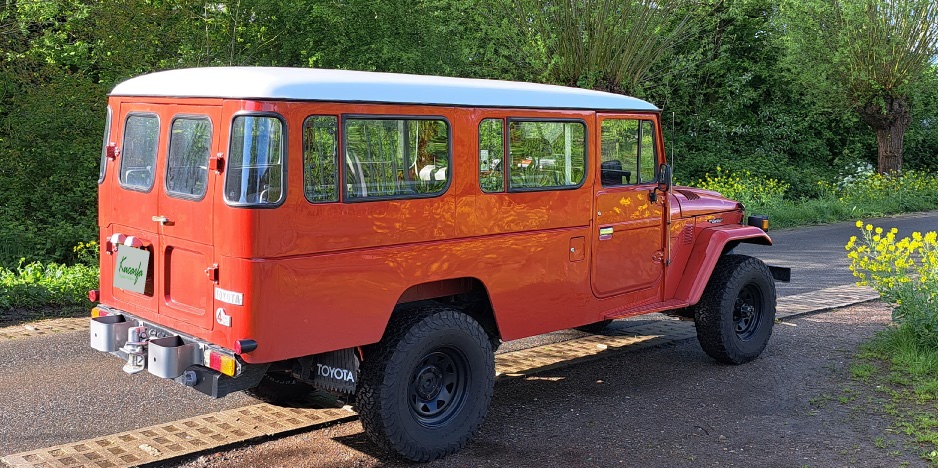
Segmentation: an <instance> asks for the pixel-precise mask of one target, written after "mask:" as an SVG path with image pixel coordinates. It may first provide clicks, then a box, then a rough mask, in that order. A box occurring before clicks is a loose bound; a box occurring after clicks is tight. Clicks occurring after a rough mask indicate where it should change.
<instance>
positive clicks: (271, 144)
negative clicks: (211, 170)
mask: <svg viewBox="0 0 938 468" xmlns="http://www.w3.org/2000/svg"><path fill="white" fill-rule="evenodd" d="M285 142H286V140H285V139H284V135H283V122H281V121H280V119H279V118H277V117H271V116H260V115H242V116H238V117H235V119H234V122H232V124H231V146H230V149H231V150H230V151H229V153H230V161H229V163H228V175H227V177H226V178H225V199H227V200H228V202H230V203H232V204H235V205H276V204H279V203H280V202H281V201H282V200H283V195H284V193H283V192H284V191H283V160H284V159H283V153H284V143H285Z"/></svg>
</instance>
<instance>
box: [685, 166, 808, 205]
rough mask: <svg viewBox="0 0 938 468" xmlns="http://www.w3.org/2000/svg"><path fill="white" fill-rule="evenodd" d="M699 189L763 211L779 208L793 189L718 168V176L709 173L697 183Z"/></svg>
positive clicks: (786, 185)
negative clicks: (774, 207) (710, 191)
mask: <svg viewBox="0 0 938 468" xmlns="http://www.w3.org/2000/svg"><path fill="white" fill-rule="evenodd" d="M697 187H700V188H703V189H707V190H713V191H715V192H720V193H721V194H722V195H723V196H725V197H727V198H732V199H733V200H736V201H738V202H741V203H742V204H743V205H745V206H746V207H747V208H750V209H753V210H756V211H763V210H764V209H766V208H769V207H772V206H778V205H779V204H781V203H782V200H783V199H784V198H785V192H787V191H788V189H789V188H791V186H790V185H788V184H787V183H785V182H781V181H779V180H776V179H769V178H764V177H757V176H753V175H752V173H750V172H749V171H743V172H737V173H732V172H730V171H725V170H723V169H722V168H720V167H719V166H717V172H716V175H713V176H711V175H710V173H707V174H706V175H705V176H704V178H703V179H701V180H698V181H697Z"/></svg>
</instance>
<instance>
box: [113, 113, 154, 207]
mask: <svg viewBox="0 0 938 468" xmlns="http://www.w3.org/2000/svg"><path fill="white" fill-rule="evenodd" d="M159 138H160V119H159V117H157V116H156V115H153V114H130V115H129V116H127V122H126V123H125V124H124V144H123V146H124V148H123V151H122V152H121V157H120V160H121V164H120V183H121V185H122V186H123V187H124V188H128V189H131V190H137V191H141V192H148V191H149V190H150V189H151V188H153V174H154V172H155V168H154V166H155V165H156V150H157V145H158V143H159Z"/></svg>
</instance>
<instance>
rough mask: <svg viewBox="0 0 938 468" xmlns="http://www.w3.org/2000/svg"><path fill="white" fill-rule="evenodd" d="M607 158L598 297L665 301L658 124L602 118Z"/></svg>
mask: <svg viewBox="0 0 938 468" xmlns="http://www.w3.org/2000/svg"><path fill="white" fill-rule="evenodd" d="M598 124H599V125H598V131H599V132H600V135H599V138H598V140H599V141H600V148H599V152H598V153H597V154H599V155H601V156H600V158H598V159H600V161H598V163H599V164H600V165H601V167H600V177H599V180H597V181H596V183H595V188H594V191H595V196H596V204H595V207H596V209H595V212H594V213H593V229H594V231H595V232H593V240H592V242H593V248H592V269H591V282H592V288H593V294H594V295H596V297H610V296H616V295H620V294H626V293H636V297H635V300H636V302H646V301H652V300H660V299H661V291H662V287H661V286H662V278H663V276H664V258H665V252H664V241H663V240H664V232H663V231H664V224H665V206H664V200H665V198H666V197H665V196H663V195H661V194H660V193H659V194H658V195H659V196H658V197H657V201H652V200H651V198H652V197H651V195H650V194H651V192H652V191H653V190H654V188H655V187H656V172H657V170H658V166H659V158H660V155H661V154H662V152H663V150H662V149H661V148H660V137H659V134H658V126H657V119H656V118H655V117H654V116H649V115H625V114H623V115H611V114H600V115H599V116H598Z"/></svg>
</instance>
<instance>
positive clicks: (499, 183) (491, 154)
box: [479, 119, 505, 193]
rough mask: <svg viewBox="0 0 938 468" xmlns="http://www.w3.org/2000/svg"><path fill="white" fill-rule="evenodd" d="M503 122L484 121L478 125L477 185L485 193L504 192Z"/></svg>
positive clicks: (497, 120)
mask: <svg viewBox="0 0 938 468" xmlns="http://www.w3.org/2000/svg"><path fill="white" fill-rule="evenodd" d="M504 134H505V122H504V121H503V120H502V119H485V120H483V121H482V123H480V124H479V185H480V186H481V187H482V191H483V192H486V193H493V192H504V191H505V172H504V171H505V164H504V161H505V139H504Z"/></svg>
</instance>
